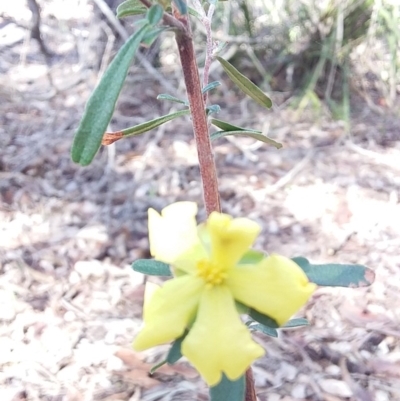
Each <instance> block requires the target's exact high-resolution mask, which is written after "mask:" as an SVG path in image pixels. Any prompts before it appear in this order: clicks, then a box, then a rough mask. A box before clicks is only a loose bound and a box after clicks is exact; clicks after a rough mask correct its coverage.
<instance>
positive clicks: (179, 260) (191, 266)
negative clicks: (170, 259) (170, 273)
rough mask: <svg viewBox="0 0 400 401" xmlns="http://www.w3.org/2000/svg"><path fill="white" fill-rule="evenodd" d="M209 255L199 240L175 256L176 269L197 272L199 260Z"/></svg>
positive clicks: (191, 272) (190, 272)
mask: <svg viewBox="0 0 400 401" xmlns="http://www.w3.org/2000/svg"><path fill="white" fill-rule="evenodd" d="M208 257H209V255H208V253H207V252H206V250H205V249H204V247H203V244H201V243H200V242H199V243H197V244H195V245H193V246H192V247H191V248H189V249H188V250H186V251H184V252H182V253H181V254H180V255H179V256H177V257H176V258H175V260H174V268H175V269H174V271H178V272H179V271H182V272H185V273H189V274H196V272H197V262H198V261H199V260H201V259H206V258H208Z"/></svg>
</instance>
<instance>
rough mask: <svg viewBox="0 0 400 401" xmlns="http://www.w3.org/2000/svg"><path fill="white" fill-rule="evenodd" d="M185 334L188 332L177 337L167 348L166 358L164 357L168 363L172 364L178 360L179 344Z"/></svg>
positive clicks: (179, 356) (180, 355) (179, 354)
mask: <svg viewBox="0 0 400 401" xmlns="http://www.w3.org/2000/svg"><path fill="white" fill-rule="evenodd" d="M187 334H188V332H185V334H184V335H183V336H181V337H179V338H178V339H177V340H175V341H174V343H173V344H172V347H171V348H170V349H169V352H168V355H167V359H166V361H167V363H168V365H173V364H174V363H175V362H178V361H179V359H181V358H182V352H181V345H182V341H183V340H184V339H185V337H186V335H187Z"/></svg>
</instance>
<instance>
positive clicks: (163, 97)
mask: <svg viewBox="0 0 400 401" xmlns="http://www.w3.org/2000/svg"><path fill="white" fill-rule="evenodd" d="M157 100H169V101H170V102H175V103H181V104H184V105H185V106H189V102H188V101H187V100H181V99H178V98H177V97H175V96H172V95H168V94H167V93H161V94H160V95H158V96H157Z"/></svg>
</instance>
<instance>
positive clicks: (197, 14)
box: [188, 7, 201, 20]
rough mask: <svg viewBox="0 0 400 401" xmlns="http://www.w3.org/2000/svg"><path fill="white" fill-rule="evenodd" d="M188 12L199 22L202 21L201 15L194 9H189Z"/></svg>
mask: <svg viewBox="0 0 400 401" xmlns="http://www.w3.org/2000/svg"><path fill="white" fill-rule="evenodd" d="M188 11H189V14H190V15H193V17H196V18H198V19H199V20H201V15H200V14H199V13H198V12H197V11H196V10H195V9H194V8H192V7H188Z"/></svg>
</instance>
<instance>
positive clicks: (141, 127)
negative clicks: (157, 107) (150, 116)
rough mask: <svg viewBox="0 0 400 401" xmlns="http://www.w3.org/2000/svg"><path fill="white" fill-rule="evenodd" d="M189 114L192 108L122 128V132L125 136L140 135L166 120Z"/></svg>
mask: <svg viewBox="0 0 400 401" xmlns="http://www.w3.org/2000/svg"><path fill="white" fill-rule="evenodd" d="M188 114H190V110H180V111H175V112H174V113H171V114H166V115H165V116H161V117H158V118H155V119H154V120H150V121H146V122H145V123H142V124H138V125H135V126H134V127H130V128H126V129H124V130H122V131H121V133H122V135H123V136H133V135H140V134H143V133H144V132H147V131H150V130H152V129H153V128H156V127H158V126H160V125H162V124H165V123H166V122H168V121H171V120H173V119H174V118H177V117H181V116H185V115H188Z"/></svg>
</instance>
